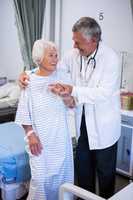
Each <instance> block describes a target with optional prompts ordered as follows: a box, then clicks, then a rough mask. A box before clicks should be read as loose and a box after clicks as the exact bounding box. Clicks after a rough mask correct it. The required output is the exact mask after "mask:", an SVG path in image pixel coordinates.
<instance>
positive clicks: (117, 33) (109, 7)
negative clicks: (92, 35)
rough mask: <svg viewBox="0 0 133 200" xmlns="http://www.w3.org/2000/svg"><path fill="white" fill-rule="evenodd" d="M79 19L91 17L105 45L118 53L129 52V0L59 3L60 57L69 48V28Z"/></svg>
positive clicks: (132, 29) (132, 23) (132, 32)
mask: <svg viewBox="0 0 133 200" xmlns="http://www.w3.org/2000/svg"><path fill="white" fill-rule="evenodd" d="M100 13H103V17H104V18H103V20H99V15H100ZM82 16H91V17H94V18H95V19H96V20H97V21H98V22H99V24H100V25H101V28H102V32H103V34H102V39H103V40H104V41H105V43H106V44H108V45H110V46H112V47H113V48H114V49H116V50H118V51H128V52H133V45H132V44H133V20H132V12H131V6H130V0H117V1H116V0H100V1H99V0H78V1H77V0H73V1H71V0H67V1H66V0H62V19H61V21H62V26H61V48H62V54H63V53H64V52H66V51H67V50H68V49H70V48H71V47H72V45H73V43H72V39H71V38H72V32H71V28H72V25H73V24H74V22H76V21H77V20H78V19H79V18H80V17H82Z"/></svg>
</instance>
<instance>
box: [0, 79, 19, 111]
mask: <svg viewBox="0 0 133 200" xmlns="http://www.w3.org/2000/svg"><path fill="white" fill-rule="evenodd" d="M19 96H20V87H19V86H18V84H17V83H16V82H11V83H10V82H8V83H6V84H4V85H2V86H0V109H1V108H8V107H14V106H16V105H17V103H18V99H19Z"/></svg>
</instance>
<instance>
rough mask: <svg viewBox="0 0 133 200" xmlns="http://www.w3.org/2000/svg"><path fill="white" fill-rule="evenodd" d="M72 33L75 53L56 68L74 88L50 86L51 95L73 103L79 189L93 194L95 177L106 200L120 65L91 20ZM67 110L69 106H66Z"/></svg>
mask: <svg viewBox="0 0 133 200" xmlns="http://www.w3.org/2000/svg"><path fill="white" fill-rule="evenodd" d="M72 32H73V41H74V48H73V49H72V50H71V51H70V52H69V53H68V54H67V55H66V56H65V57H64V59H63V60H62V63H61V64H62V66H65V67H66V68H67V71H68V72H69V73H70V74H71V78H72V80H73V85H65V84H62V85H59V84H58V83H57V85H56V84H53V85H52V86H51V91H52V92H54V93H56V94H57V95H60V96H63V97H64V96H70V95H71V96H72V97H73V98H74V99H75V102H76V107H75V113H76V115H75V116H76V128H77V134H78V146H77V150H76V174H77V179H78V185H79V186H80V187H82V188H84V189H86V190H89V191H92V192H94V193H95V186H96V185H95V183H96V175H97V176H98V183H99V194H100V196H102V197H103V198H109V197H110V196H112V195H113V193H114V186H115V172H116V153H117V141H118V139H119V137H120V91H119V90H120V89H119V88H120V65H119V60H118V56H117V54H116V53H115V51H114V50H112V49H111V48H109V47H107V46H106V45H104V44H103V42H102V41H101V28H100V26H99V24H98V23H97V22H96V21H95V19H93V18H90V17H82V18H80V19H79V20H78V21H77V22H76V23H75V24H74V26H73V28H72ZM27 78H28V76H27V75H24V74H23V75H22V74H21V75H20V78H19V79H20V81H19V82H20V84H21V86H23V87H25V85H26V84H27V83H26V82H25V79H27ZM59 86H61V90H59ZM62 88H64V89H63V90H62ZM61 91H62V92H61ZM68 99H69V98H68ZM72 102H73V101H72ZM66 105H68V106H72V105H71V102H70V103H69V102H68V101H67V102H66Z"/></svg>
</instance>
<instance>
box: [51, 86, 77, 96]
mask: <svg viewBox="0 0 133 200" xmlns="http://www.w3.org/2000/svg"><path fill="white" fill-rule="evenodd" d="M48 88H49V89H50V91H51V92H53V93H54V94H56V95H59V96H61V97H66V96H70V95H71V93H72V88H73V87H72V86H71V85H66V84H62V83H61V84H60V83H56V84H51V85H49V87H48Z"/></svg>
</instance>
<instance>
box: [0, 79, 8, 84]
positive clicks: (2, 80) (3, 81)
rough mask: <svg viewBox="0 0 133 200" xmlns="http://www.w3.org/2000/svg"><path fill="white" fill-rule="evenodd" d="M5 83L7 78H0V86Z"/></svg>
mask: <svg viewBox="0 0 133 200" xmlns="http://www.w3.org/2000/svg"><path fill="white" fill-rule="evenodd" d="M6 83H7V77H0V86H2V85H4V84H6Z"/></svg>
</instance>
